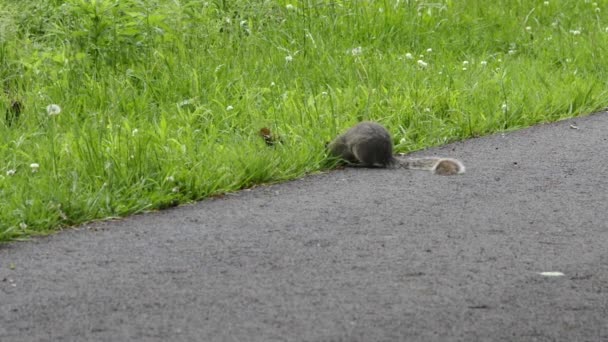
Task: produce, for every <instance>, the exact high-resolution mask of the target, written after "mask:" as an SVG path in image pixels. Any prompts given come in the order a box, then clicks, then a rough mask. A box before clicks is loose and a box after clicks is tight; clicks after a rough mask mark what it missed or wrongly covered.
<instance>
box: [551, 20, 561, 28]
mask: <svg viewBox="0 0 608 342" xmlns="http://www.w3.org/2000/svg"><path fill="white" fill-rule="evenodd" d="M557 25H559V23H558V22H557V21H554V22H552V23H551V27H553V28H557Z"/></svg>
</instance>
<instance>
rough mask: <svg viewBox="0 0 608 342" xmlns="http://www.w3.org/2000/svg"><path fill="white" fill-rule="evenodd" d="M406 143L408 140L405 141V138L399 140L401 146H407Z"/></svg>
mask: <svg viewBox="0 0 608 342" xmlns="http://www.w3.org/2000/svg"><path fill="white" fill-rule="evenodd" d="M406 142H407V140H405V138H401V139H400V140H399V143H400V144H405V143H406Z"/></svg>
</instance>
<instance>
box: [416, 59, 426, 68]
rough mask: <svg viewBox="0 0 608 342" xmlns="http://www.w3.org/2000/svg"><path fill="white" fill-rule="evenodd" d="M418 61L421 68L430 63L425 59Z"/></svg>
mask: <svg viewBox="0 0 608 342" xmlns="http://www.w3.org/2000/svg"><path fill="white" fill-rule="evenodd" d="M416 63H418V66H419V67H421V68H426V67H428V66H429V63H427V62H425V61H423V60H422V59H419V60H418V61H417V62H416Z"/></svg>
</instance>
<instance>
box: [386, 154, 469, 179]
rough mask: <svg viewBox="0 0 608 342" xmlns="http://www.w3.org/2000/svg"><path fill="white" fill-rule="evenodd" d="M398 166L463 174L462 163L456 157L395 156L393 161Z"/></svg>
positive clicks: (449, 174)
mask: <svg viewBox="0 0 608 342" xmlns="http://www.w3.org/2000/svg"><path fill="white" fill-rule="evenodd" d="M394 164H395V166H396V167H398V168H403V169H408V170H427V171H431V172H433V173H434V174H437V175H442V176H451V175H458V174H463V173H464V172H465V167H464V164H462V162H461V161H460V160H458V159H453V158H441V157H425V158H403V157H397V158H395V162H394Z"/></svg>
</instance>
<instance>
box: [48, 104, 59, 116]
mask: <svg viewBox="0 0 608 342" xmlns="http://www.w3.org/2000/svg"><path fill="white" fill-rule="evenodd" d="M46 112H47V114H48V115H50V116H53V115H59V113H61V107H59V105H56V104H50V105H48V106H46Z"/></svg>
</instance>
